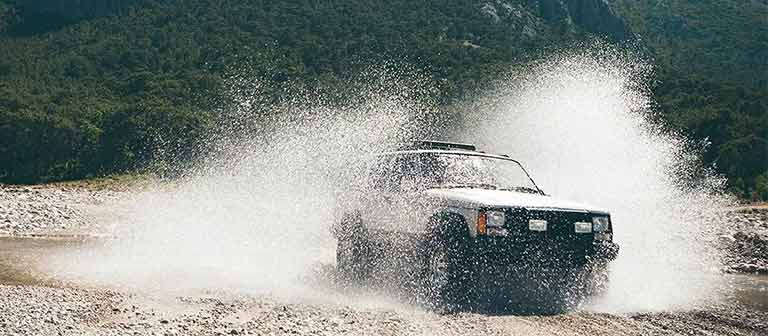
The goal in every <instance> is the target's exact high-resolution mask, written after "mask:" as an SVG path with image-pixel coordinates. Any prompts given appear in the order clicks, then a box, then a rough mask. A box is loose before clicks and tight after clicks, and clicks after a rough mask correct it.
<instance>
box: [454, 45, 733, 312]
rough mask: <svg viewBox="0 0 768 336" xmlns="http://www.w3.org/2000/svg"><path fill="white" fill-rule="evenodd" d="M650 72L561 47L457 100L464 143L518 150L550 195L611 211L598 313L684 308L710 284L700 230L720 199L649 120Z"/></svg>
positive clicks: (715, 281) (680, 142) (705, 233)
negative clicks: (463, 110) (467, 99)
mask: <svg viewBox="0 0 768 336" xmlns="http://www.w3.org/2000/svg"><path fill="white" fill-rule="evenodd" d="M651 75H652V74H651V73H650V68H649V67H648V66H647V65H646V64H645V63H643V62H641V61H638V59H637V58H635V57H632V56H627V55H626V53H624V52H618V51H616V50H613V49H607V50H606V49H602V48H601V49H599V50H597V51H595V50H587V51H583V50H582V51H578V52H564V53H561V54H559V55H556V56H553V57H550V58H548V59H546V60H544V61H541V62H539V63H536V64H533V65H532V66H530V67H528V68H527V69H526V70H525V71H523V72H522V73H520V72H517V73H515V74H513V75H510V76H509V78H508V79H506V80H504V81H501V82H500V83H498V85H497V86H496V87H495V89H494V90H492V91H491V92H490V93H488V94H487V95H486V96H485V97H484V98H483V99H479V100H477V101H474V102H472V103H470V104H468V105H469V106H468V109H471V110H472V113H471V114H467V118H466V121H465V123H466V127H465V128H464V130H465V134H464V135H463V138H464V139H465V140H467V141H470V142H473V141H474V142H478V143H480V144H481V147H484V148H486V149H488V150H490V151H493V152H501V153H508V154H510V155H511V156H512V157H515V158H517V159H519V160H520V161H521V162H523V164H524V165H525V166H526V167H527V168H528V169H529V170H530V171H531V172H532V174H533V177H534V179H535V180H536V181H537V183H539V185H540V186H541V187H542V188H543V189H544V190H545V191H547V192H548V193H550V194H553V195H556V196H558V197H563V198H568V199H574V200H580V201H585V202H591V203H593V204H595V205H598V206H600V207H603V208H607V209H610V210H611V212H612V217H613V222H614V225H615V226H614V227H615V240H616V241H617V242H618V243H619V244H620V245H621V253H620V256H619V258H618V259H617V260H616V261H615V262H614V263H613V267H612V279H611V284H610V288H609V293H608V296H607V298H606V299H605V300H604V301H603V302H600V303H599V304H598V306H597V309H601V310H610V311H638V310H660V309H674V308H677V307H688V308H690V307H691V306H692V305H696V304H703V303H706V302H709V301H711V300H714V299H715V298H716V296H717V293H718V290H719V289H721V288H722V282H721V276H720V274H718V271H719V269H720V265H719V256H718V252H717V250H716V249H715V248H714V244H713V242H712V239H713V238H714V237H716V235H715V234H713V232H714V231H715V228H716V226H717V225H719V224H720V222H721V221H720V215H721V214H722V213H723V212H722V209H723V207H724V206H726V205H727V204H729V203H730V199H729V198H728V197H727V196H724V195H723V194H722V193H721V190H722V184H723V180H722V179H721V178H718V177H715V176H712V175H711V174H710V175H707V174H706V171H705V170H704V176H703V177H702V176H700V175H702V174H701V173H702V169H701V168H700V165H699V162H698V161H697V160H698V152H697V151H696V148H695V147H692V146H691V145H690V144H689V143H688V142H687V141H686V140H685V139H684V138H682V137H680V136H678V135H676V134H674V133H669V132H664V131H663V130H662V129H661V128H659V127H657V126H656V125H655V124H654V123H653V122H651V121H650V119H651V118H652V117H653V108H652V103H653V102H652V99H651V95H650V93H649V91H648V90H647V88H645V87H644V85H645V84H646V83H648V80H649V79H650V78H651ZM692 176H698V178H696V179H691V177H692Z"/></svg>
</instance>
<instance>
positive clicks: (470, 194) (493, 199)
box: [426, 188, 608, 213]
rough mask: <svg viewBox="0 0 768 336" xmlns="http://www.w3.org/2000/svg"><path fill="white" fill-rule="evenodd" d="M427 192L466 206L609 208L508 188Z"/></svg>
mask: <svg viewBox="0 0 768 336" xmlns="http://www.w3.org/2000/svg"><path fill="white" fill-rule="evenodd" d="M426 193H427V194H428V195H430V196H433V197H438V198H440V199H444V200H448V201H453V202H457V203H459V204H461V205H465V206H474V207H477V206H481V207H498V208H507V207H520V208H526V209H552V210H566V211H583V212H598V213H608V211H607V210H605V209H602V208H599V207H595V206H591V205H587V204H584V203H578V202H573V201H568V200H563V199H558V198H554V197H552V196H546V195H540V194H531V193H524V192H517V191H507V190H491V189H478V188H435V189H429V190H427V191H426Z"/></svg>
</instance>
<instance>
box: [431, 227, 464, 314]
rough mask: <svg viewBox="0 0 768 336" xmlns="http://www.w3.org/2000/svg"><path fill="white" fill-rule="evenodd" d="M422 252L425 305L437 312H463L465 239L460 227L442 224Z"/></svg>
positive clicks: (462, 228)
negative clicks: (426, 302) (427, 304)
mask: <svg viewBox="0 0 768 336" xmlns="http://www.w3.org/2000/svg"><path fill="white" fill-rule="evenodd" d="M441 224H442V225H440V226H439V228H440V230H438V232H436V233H435V234H433V235H432V236H431V237H430V238H429V239H428V241H427V244H426V248H425V249H424V259H425V261H424V263H425V270H424V276H423V278H424V282H425V291H426V294H427V298H428V300H429V303H430V304H431V305H432V306H433V307H434V308H437V309H438V310H445V311H455V310H459V309H463V308H466V307H467V305H468V304H469V301H470V296H471V288H470V287H471V286H470V284H471V275H472V271H471V269H470V263H469V260H468V259H469V247H468V245H469V236H468V234H467V232H466V231H467V230H466V228H464V227H463V226H462V225H461V224H460V223H453V222H445V220H443V222H442V223H441Z"/></svg>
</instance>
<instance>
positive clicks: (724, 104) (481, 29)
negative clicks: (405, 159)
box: [0, 0, 768, 198]
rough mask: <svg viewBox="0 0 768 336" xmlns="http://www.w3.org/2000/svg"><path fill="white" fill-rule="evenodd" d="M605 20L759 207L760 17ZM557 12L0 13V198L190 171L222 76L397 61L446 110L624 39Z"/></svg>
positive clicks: (433, 8)
mask: <svg viewBox="0 0 768 336" xmlns="http://www.w3.org/2000/svg"><path fill="white" fill-rule="evenodd" d="M609 2H610V3H611V4H612V6H613V9H615V10H617V11H618V13H620V14H621V17H622V18H623V19H624V20H623V21H626V22H628V23H629V26H630V28H631V30H632V31H634V32H636V33H638V34H639V35H640V36H641V40H640V43H641V45H642V46H643V47H645V48H647V49H648V51H649V53H650V54H651V55H652V56H653V58H654V59H655V60H656V61H657V69H658V76H657V79H658V81H659V84H658V85H657V86H656V87H655V88H654V93H655V95H656V98H657V101H658V102H659V105H660V109H661V111H662V115H663V117H664V119H665V121H666V122H668V124H669V125H670V126H671V127H674V128H680V129H683V130H685V131H686V132H687V133H688V134H689V135H690V136H691V137H693V138H696V139H705V138H706V139H708V140H709V141H711V143H712V144H711V146H710V147H709V149H708V151H707V152H706V158H705V159H706V160H707V162H709V163H714V164H716V167H717V168H718V169H719V170H720V171H721V172H723V173H725V174H727V175H728V176H729V178H730V181H731V186H732V188H733V189H734V190H735V191H736V192H738V193H740V194H742V195H743V196H744V197H757V198H765V197H766V192H765V190H766V188H768V187H766V186H765V183H766V182H765V181H766V176H767V173H766V171H768V167H766V162H768V158H766V155H768V154H766V150H765V148H766V139H768V136H767V135H766V129H768V124H766V122H767V121H766V114H767V113H766V108H767V106H768V103H766V95H767V93H766V92H768V90H766V85H768V83H767V80H766V75H765V74H766V73H767V72H768V69H767V68H766V67H767V66H768V65H767V63H766V62H765V59H768V54H766V53H768V41H767V39H768V33H766V29H768V24H766V23H767V22H766V20H767V19H766V18H768V11H766V8H767V7H768V6H765V5H764V4H763V3H761V2H755V1H745V2H737V1H715V0H707V1H702V2H696V3H694V2H688V1H682V0H672V1H658V0H641V1H628V0H626V1H625V0H612V1H609ZM566 3H567V5H563V3H561V2H560V1H554V0H539V1H530V0H509V1H505V2H504V4H502V3H500V2H493V1H488V2H480V1H474V0H447V1H445V0H444V1H436V0H428V1H404V0H396V1H387V2H382V1H373V0H362V1H352V0H332V1H321V2H316V1H297V0H288V1H260V0H253V1H219V0H189V1H172V0H39V1H38V0H29V1H21V0H0V181H3V182H39V181H49V180H62V179H75V178H82V177H88V176H94V175H102V174H109V173H113V172H121V171H126V170H133V169H137V168H141V167H143V166H144V165H146V164H147V163H148V162H150V161H157V160H178V159H182V160H183V159H184V158H188V157H190V156H191V155H193V153H194V152H195V149H196V148H197V147H198V144H197V143H196V142H197V141H200V139H202V138H204V137H203V136H202V135H203V134H205V132H206V131H208V130H209V129H210V128H211V127H212V125H213V123H214V119H215V116H214V115H213V111H215V110H216V108H217V107H220V106H219V105H218V104H216V103H215V102H217V101H220V100H221V99H220V97H219V95H220V94H221V93H222V92H224V91H225V90H223V87H222V86H223V85H226V82H225V81H224V80H223V78H224V77H226V76H228V75H229V74H231V73H232V72H233V71H235V72H239V71H245V72H247V73H248V74H249V75H252V76H253V77H256V78H264V79H266V80H268V81H269V82H271V83H293V84H296V85H298V86H306V87H312V86H314V85H333V83H340V82H343V81H342V80H341V79H340V78H342V77H343V76H345V75H346V74H349V73H354V72H355V71H356V70H358V69H361V68H362V67H364V66H365V65H367V64H370V63H376V62H377V61H386V60H389V59H395V60H398V61H401V62H402V63H403V64H408V65H410V66H413V67H415V68H418V69H425V71H427V72H428V74H429V75H431V76H432V77H433V78H434V79H435V82H436V83H438V86H439V87H437V88H436V89H437V91H438V94H439V97H438V98H439V101H441V102H443V103H444V104H450V103H451V102H452V101H453V100H455V99H459V98H461V97H463V96H465V95H468V94H471V93H472V92H473V90H476V89H477V87H478V84H479V83H484V82H486V81H487V80H488V79H492V78H493V76H495V75H496V74H497V73H499V71H498V70H499V69H504V68H508V66H509V65H510V64H512V63H514V62H516V61H517V60H520V59H524V58H525V57H527V56H528V55H531V54H532V53H537V52H539V51H540V50H542V49H544V48H552V47H556V46H558V45H567V44H568V43H571V42H573V41H577V40H580V39H588V38H591V37H593V36H595V35H604V36H614V37H616V36H625V35H626V33H627V31H628V30H627V28H626V27H625V26H623V21H622V20H621V19H619V18H617V17H614V16H612V15H613V14H612V13H611V11H610V10H607V9H606V8H605V7H604V6H603V5H602V1H599V0H594V1H590V0H579V1H576V0H573V1H566ZM504 5H507V6H504ZM489 6H490V7H489ZM601 6H603V7H601ZM569 10H571V11H573V13H571V14H569V13H568V11H569ZM589 10H593V12H590V11H589ZM569 15H571V16H570V17H569ZM574 15H575V16H574ZM329 83H330V84H329ZM274 96H275V97H274V100H275V101H279V100H280V99H285V98H284V97H280V92H279V91H278V92H275V94H274Z"/></svg>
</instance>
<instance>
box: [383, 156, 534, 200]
mask: <svg viewBox="0 0 768 336" xmlns="http://www.w3.org/2000/svg"><path fill="white" fill-rule="evenodd" d="M372 179H373V181H372V182H373V187H374V188H376V189H384V190H389V191H408V190H417V189H425V188H458V187H475V188H487V189H504V190H515V191H523V192H533V193H538V192H539V190H538V188H536V185H535V184H533V181H531V179H530V178H529V177H528V174H526V172H525V170H523V168H522V167H521V166H520V164H519V163H517V162H515V161H512V160H504V159H500V158H493V157H485V156H478V155H467V154H445V153H412V154H397V155H385V156H382V157H381V160H380V161H379V163H378V165H377V166H376V167H374V169H373V174H372Z"/></svg>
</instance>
